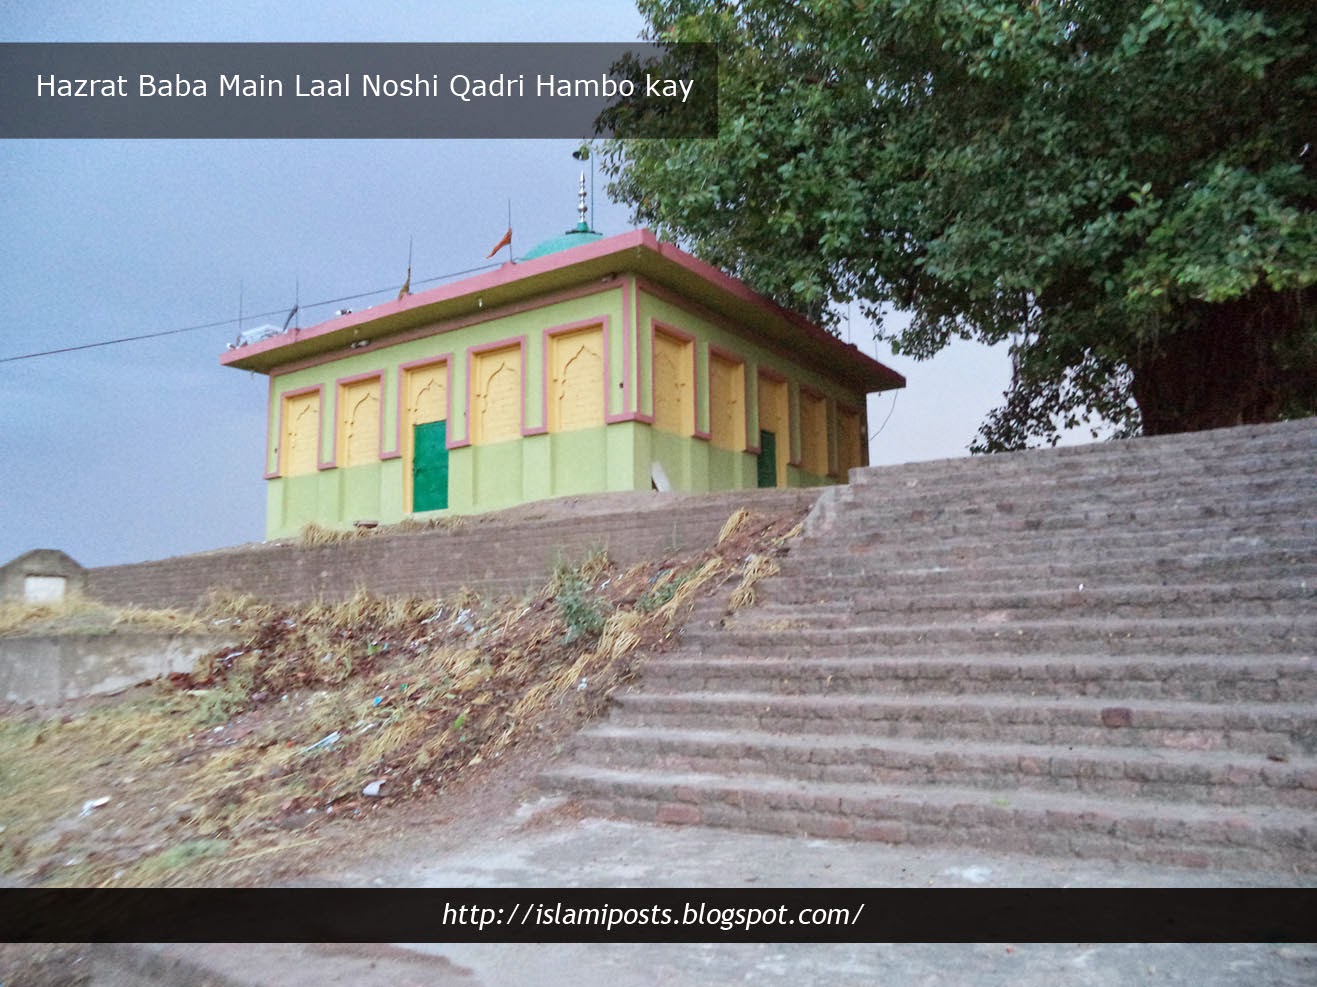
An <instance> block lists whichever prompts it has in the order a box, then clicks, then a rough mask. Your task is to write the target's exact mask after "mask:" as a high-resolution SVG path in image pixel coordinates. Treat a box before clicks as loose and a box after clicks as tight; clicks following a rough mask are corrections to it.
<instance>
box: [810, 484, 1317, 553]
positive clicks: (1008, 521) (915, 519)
mask: <svg viewBox="0 0 1317 987" xmlns="http://www.w3.org/2000/svg"><path fill="white" fill-rule="evenodd" d="M968 496H972V493H971V494H968ZM845 517H846V523H847V524H848V525H850V526H851V527H850V532H849V534H848V533H846V532H844V531H835V532H831V533H829V532H815V535H816V536H817V537H819V538H820V547H823V546H826V545H827V544H828V542H829V537H828V536H829V535H830V536H831V540H832V541H833V543H834V544H836V543H844V544H846V545H848V546H850V547H852V548H855V547H860V548H864V547H868V546H869V545H872V544H877V543H880V542H890V541H892V540H893V539H896V540H899V541H903V542H910V541H913V540H914V539H916V538H920V537H931V538H935V539H936V540H938V541H945V540H949V539H956V538H963V539H966V540H973V539H976V538H977V539H982V538H983V537H984V536H985V535H991V536H992V537H994V538H995V539H998V540H1000V539H1001V538H1003V537H1008V536H1014V535H1016V534H1026V535H1040V534H1042V535H1056V536H1058V537H1066V536H1073V535H1074V534H1076V533H1083V532H1105V531H1109V530H1110V529H1112V528H1114V527H1117V526H1119V528H1120V530H1121V532H1122V533H1127V534H1138V533H1143V532H1147V533H1149V534H1153V535H1157V536H1160V537H1167V536H1168V535H1171V534H1174V533H1186V532H1188V533H1194V532H1198V531H1202V532H1203V533H1205V534H1206V533H1209V532H1210V533H1212V534H1224V533H1226V532H1231V533H1236V534H1252V533H1259V534H1260V533H1262V532H1264V531H1265V530H1268V529H1270V528H1272V527H1273V526H1275V525H1280V526H1282V530H1284V529H1285V528H1289V529H1290V530H1291V532H1292V533H1295V534H1301V533H1304V532H1303V527H1304V526H1303V522H1302V519H1306V520H1307V521H1309V522H1311V521H1312V519H1313V518H1314V517H1317V497H1313V496H1304V497H1289V498H1285V499H1283V500H1280V499H1277V500H1267V501H1263V502H1260V503H1248V502H1245V503H1239V502H1233V503H1232V502H1222V503H1214V504H1200V503H1192V504H1176V503H1167V502H1157V503H1151V504H1148V505H1146V506H1140V507H1137V508H1129V507H1123V506H1120V507H1105V506H1095V507H1083V506H1079V505H1074V506H1067V507H1064V508H1063V507H1060V506H1057V507H1053V508H1051V509H1050V510H1038V511H1022V512H1016V511H999V510H995V509H992V508H981V507H977V506H974V505H973V504H969V503H962V504H961V506H959V507H957V508H954V509H953V508H935V507H931V506H925V507H921V508H919V509H917V510H910V511H897V510H892V509H888V508H885V507H876V508H871V509H865V508H862V507H856V508H854V509H851V510H848V511H847V512H846V515H845ZM1296 519H1299V524H1298V525H1296V524H1295V520H1296ZM1307 527H1311V524H1309V525H1308V526H1307ZM1296 529H1297V530H1296ZM857 531H863V532H872V535H870V536H869V537H867V538H866V537H863V536H861V537H859V538H856V537H855V535H856V532H857ZM1191 536H1192V535H1191Z"/></svg>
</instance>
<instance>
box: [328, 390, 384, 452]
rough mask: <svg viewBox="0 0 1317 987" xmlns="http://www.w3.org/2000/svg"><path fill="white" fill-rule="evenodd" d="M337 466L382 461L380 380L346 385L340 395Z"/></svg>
mask: <svg viewBox="0 0 1317 987" xmlns="http://www.w3.org/2000/svg"><path fill="white" fill-rule="evenodd" d="M338 409H339V410H338V444H339V447H338V465H339V466H361V465H362V464H364V463H374V462H378V461H379V458H380V379H379V378H378V377H372V378H369V379H367V380H360V381H357V382H356V383H353V384H343V385H342V386H341V387H340V388H339V392H338Z"/></svg>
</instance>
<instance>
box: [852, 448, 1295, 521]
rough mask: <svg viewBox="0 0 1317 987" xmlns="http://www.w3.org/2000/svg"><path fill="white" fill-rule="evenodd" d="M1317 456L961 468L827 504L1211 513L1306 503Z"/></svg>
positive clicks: (1037, 512)
mask: <svg viewBox="0 0 1317 987" xmlns="http://www.w3.org/2000/svg"><path fill="white" fill-rule="evenodd" d="M1314 459H1317V453H1304V454H1302V455H1292V456H1290V457H1289V458H1288V460H1281V461H1271V462H1269V463H1268V464H1267V465H1268V469H1267V470H1266V471H1265V472H1255V473H1240V472H1236V471H1235V470H1234V469H1233V468H1232V469H1230V470H1229V471H1227V472H1224V473H1222V472H1221V471H1220V470H1219V468H1217V467H1214V468H1213V469H1211V470H1208V471H1205V472H1203V473H1202V474H1201V475H1193V476H1185V475H1183V474H1180V473H1168V474H1164V475H1161V476H1158V475H1155V474H1153V475H1150V474H1149V473H1148V471H1147V469H1146V464H1132V465H1131V466H1129V467H1128V468H1126V469H1125V470H1123V471H1121V472H1120V473H1115V474H1099V475H1097V476H1096V477H1094V476H1087V475H1083V474H1073V473H1071V474H1064V475H1046V474H1044V475H1041V476H1035V475H1030V476H1029V477H1028V480H1027V482H1026V481H1025V479H1024V478H1023V476H1022V475H1020V474H1010V475H995V476H994V475H991V474H987V475H982V474H983V473H984V471H981V470H974V469H972V468H965V469H963V471H962V472H961V473H960V474H959V475H958V476H956V477H951V476H948V477H947V478H945V479H939V480H935V481H927V480H920V481H914V480H906V481H904V482H900V481H898V482H891V483H885V484H878V483H869V484H867V485H866V484H856V485H852V486H850V487H847V488H843V489H839V490H835V491H832V492H831V493H830V494H829V503H830V504H831V505H832V507H834V508H842V507H844V508H845V509H846V510H847V511H848V512H855V511H859V512H861V513H871V512H872V513H890V514H892V515H894V516H897V517H902V518H905V519H907V520H911V521H919V520H921V519H924V518H926V517H927V516H928V515H929V514H939V513H941V514H950V515H954V514H959V513H979V514H985V515H994V514H1000V515H1013V516H1019V517H1030V516H1041V515H1046V514H1049V513H1051V512H1054V511H1057V510H1062V511H1066V512H1069V511H1074V510H1084V511H1087V510H1108V511H1115V510H1126V511H1139V510H1143V509H1146V508H1149V507H1154V506H1158V505H1166V506H1173V507H1177V508H1181V509H1195V508H1196V509H1208V508H1212V507H1221V506H1225V505H1229V504H1256V505H1265V504H1268V503H1276V502H1282V501H1288V500H1295V499H1303V498H1310V497H1311V496H1312V489H1311V485H1310V484H1309V483H1307V482H1305V481H1306V479H1307V477H1308V474H1309V472H1310V471H1311V469H1312V465H1313V464H1312V461H1313V460H1314Z"/></svg>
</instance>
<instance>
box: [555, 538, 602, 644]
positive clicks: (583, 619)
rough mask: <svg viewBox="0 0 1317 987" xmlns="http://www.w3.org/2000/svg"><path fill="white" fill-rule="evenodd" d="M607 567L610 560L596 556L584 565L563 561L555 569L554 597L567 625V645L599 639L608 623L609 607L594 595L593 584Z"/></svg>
mask: <svg viewBox="0 0 1317 987" xmlns="http://www.w3.org/2000/svg"><path fill="white" fill-rule="evenodd" d="M606 566H607V557H606V556H604V555H603V554H602V553H595V554H593V555H591V556H590V557H589V558H587V559H586V560H585V561H583V562H582V563H581V564H580V565H577V566H573V565H571V564H569V563H567V562H562V561H560V562H559V563H558V564H557V566H556V567H555V569H554V573H553V585H554V587H555V590H554V595H553V603H554V606H555V607H556V608H557V610H558V616H559V617H560V618H562V622H563V623H564V624H566V625H567V636H566V640H567V643H569V644H570V643H572V642H573V641H578V640H581V639H586V638H593V637H597V636H598V635H599V633H600V632H601V631H603V629H604V623H605V621H607V620H608V607H607V605H606V604H605V603H604V601H603V599H602V598H600V597H599V596H597V595H596V594H595V593H594V587H593V581H594V579H595V578H597V577H598V575H599V574H600V573H601V572H602V571H603V568H604V567H606Z"/></svg>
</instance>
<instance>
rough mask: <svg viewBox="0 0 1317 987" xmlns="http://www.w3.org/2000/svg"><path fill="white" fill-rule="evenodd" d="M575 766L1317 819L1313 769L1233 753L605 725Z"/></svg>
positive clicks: (1308, 760) (1301, 762)
mask: <svg viewBox="0 0 1317 987" xmlns="http://www.w3.org/2000/svg"><path fill="white" fill-rule="evenodd" d="M573 749H574V751H575V753H576V754H577V755H578V758H577V760H578V763H582V764H590V765H593V766H596V767H601V768H609V769H614V770H616V769H626V770H632V769H642V770H647V771H663V772H682V773H685V772H694V773H698V774H706V775H721V776H723V777H739V776H742V775H752V776H757V777H762V776H777V777H779V778H783V779H791V780H796V781H822V782H843V783H848V784H864V783H872V784H878V785H890V784H899V785H953V786H973V787H976V788H984V789H992V790H1016V789H1020V788H1023V789H1028V790H1032V791H1048V792H1079V793H1082V794H1086V795H1104V796H1115V797H1118V798H1152V799H1159V800H1165V801H1172V802H1174V801H1187V802H1202V803H1209V804H1216V805H1270V806H1286V807H1289V808H1295V809H1306V810H1308V811H1310V812H1311V811H1314V810H1317V758H1313V757H1311V756H1297V755H1296V756H1291V757H1290V758H1289V759H1288V760H1286V761H1281V762H1278V761H1273V760H1271V759H1269V758H1267V757H1266V756H1263V755H1257V754H1252V755H1250V754H1241V753H1238V752H1234V751H1229V752H1218V751H1183V750H1157V751H1144V750H1141V749H1139V748H1111V747H1106V746H1098V747H1082V746H1071V747H1067V748H1065V749H1064V750H1056V749H1053V748H1050V747H1041V748H1040V747H1039V746H1037V745H1032V744H1009V743H986V742H974V743H970V742H964V741H957V740H955V739H941V738H939V739H934V740H918V739H909V738H900V737H869V736H865V735H850V734H794V733H793V734H789V735H787V734H777V733H763V732H759V731H733V730H712V729H711V730H685V731H680V732H674V731H666V730H659V729H654V728H647V727H630V728H629V727H622V726H609V725H604V726H601V727H596V728H593V729H590V730H587V731H585V732H583V733H581V734H578V735H577V737H576V739H575V741H574V746H573Z"/></svg>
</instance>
